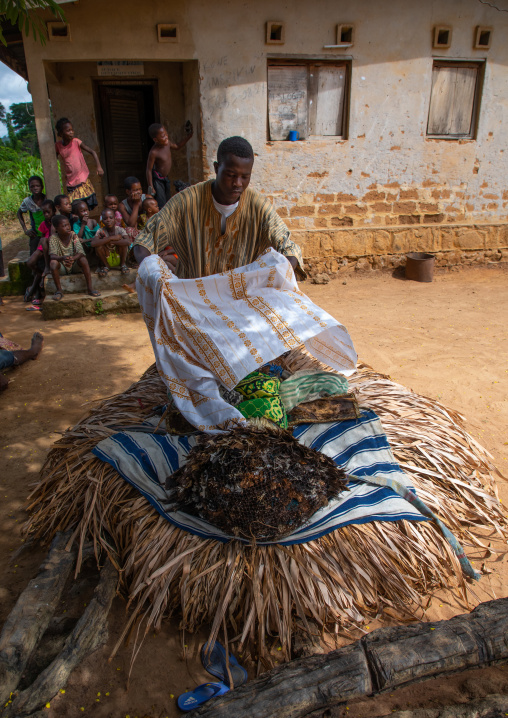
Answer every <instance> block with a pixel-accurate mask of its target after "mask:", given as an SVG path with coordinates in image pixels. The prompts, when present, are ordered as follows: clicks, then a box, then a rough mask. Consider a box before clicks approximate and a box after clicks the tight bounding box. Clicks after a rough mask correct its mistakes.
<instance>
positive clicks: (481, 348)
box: [0, 235, 508, 718]
mask: <svg viewBox="0 0 508 718" xmlns="http://www.w3.org/2000/svg"><path fill="white" fill-rule="evenodd" d="M2 236H3V237H4V235H2ZM4 242H5V240H4ZM16 243H17V244H18V241H16ZM9 244H10V243H9ZM18 246H19V245H18ZM4 247H5V244H4ZM19 248H22V247H21V246H19ZM7 249H8V254H9V255H11V254H12V253H14V254H15V252H13V250H11V249H10V248H9V245H8V247H7ZM16 251H19V249H17V250H16ZM4 254H6V252H5V251H4ZM507 280H508V271H506V269H503V268H502V267H499V266H496V267H488V268H487V267H484V268H479V269H467V270H466V269H464V270H461V271H457V272H453V273H448V274H439V275H438V276H437V277H435V280H434V282H433V283H432V284H419V283H416V282H407V281H403V280H399V279H395V278H394V277H392V276H390V275H384V274H383V275H380V274H375V275H374V274H372V275H369V276H357V275H355V276H348V277H344V279H339V280H334V281H333V282H331V283H330V284H328V285H326V286H316V285H307V286H302V289H304V291H307V292H308V294H309V295H310V297H311V298H312V299H313V300H314V301H315V302H316V303H318V304H320V305H321V306H322V307H324V308H325V309H327V310H328V311H329V312H330V313H332V314H333V315H334V316H336V317H337V318H338V319H339V320H340V321H341V322H343V323H344V324H345V325H346V327H347V328H348V329H349V331H350V333H351V336H352V338H353V341H354V343H355V346H356V348H357V351H358V353H359V356H360V357H361V358H362V359H363V360H364V361H366V362H367V363H369V364H371V365H372V366H373V367H374V368H375V369H376V370H378V371H381V372H385V373H387V374H390V375H391V377H392V378H393V379H394V380H396V381H398V382H400V383H401V384H404V385H406V386H408V387H411V388H412V389H414V390H415V391H417V392H420V393H423V394H426V395H428V396H431V397H435V398H439V399H440V401H441V402H443V403H444V404H445V405H448V406H450V407H453V408H454V409H458V410H459V411H460V412H462V413H463V414H464V415H465V416H466V417H467V419H468V425H469V430H470V432H471V433H472V434H473V436H475V437H476V438H478V439H479V440H480V442H481V443H482V444H483V445H484V446H485V447H486V448H487V449H488V450H489V451H490V452H491V453H492V455H493V457H494V460H495V463H496V465H497V466H498V468H499V469H500V471H501V472H503V473H505V474H508V429H507V427H508V401H507V397H508V363H507V361H506V358H507V357H508V328H507V327H508V282H507ZM25 306H26V305H24V304H23V302H22V301H21V299H20V298H7V299H6V301H5V305H4V306H3V307H1V308H0V310H1V311H0V331H1V332H2V334H3V335H4V336H6V337H9V338H11V339H12V340H14V341H16V342H18V343H20V344H22V345H23V346H28V344H29V341H30V337H31V335H32V333H33V332H34V331H36V330H40V331H42V333H43V334H44V337H45V345H44V350H43V353H42V355H41V357H40V359H39V360H38V361H36V362H29V363H28V364H26V365H24V366H23V367H21V368H19V369H16V370H14V371H11V372H9V374H8V376H9V378H10V379H11V383H10V386H9V388H8V390H7V391H6V392H4V393H3V395H1V396H0V406H1V412H0V417H1V419H0V421H1V430H0V442H1V443H0V445H1V459H0V460H1V465H0V497H1V498H2V501H1V504H0V565H2V566H3V567H4V569H3V578H2V581H1V582H0V623H1V622H3V620H5V618H6V616H7V614H8V612H9V611H10V609H11V608H12V606H13V605H14V603H15V601H16V599H17V597H18V596H19V594H20V592H21V591H22V589H23V588H24V586H25V585H26V584H27V582H28V580H29V579H30V578H32V577H33V576H34V575H35V573H36V571H37V568H38V566H39V564H40V562H41V560H42V558H43V556H44V554H45V551H44V550H42V549H39V548H31V549H30V550H29V551H24V552H21V553H19V554H18V553H16V552H17V550H18V549H19V548H20V546H21V538H20V534H21V526H22V524H23V522H24V520H25V517H26V515H25V512H24V504H25V500H26V497H27V494H28V493H29V490H30V486H31V485H32V484H33V483H34V482H35V481H36V480H37V476H38V472H39V470H40V468H41V465H42V463H43V461H44V458H45V456H46V453H47V451H48V449H49V448H50V446H51V444H52V442H53V441H54V440H55V439H56V438H57V436H58V432H61V431H63V430H64V429H66V428H67V427H69V426H72V425H73V424H74V423H76V422H77V421H78V419H79V418H80V417H81V416H82V415H83V413H84V412H86V411H87V410H88V408H89V407H90V405H91V402H93V401H94V400H97V399H100V398H103V397H106V396H110V395H112V394H115V393H117V392H120V391H122V390H124V389H125V388H126V387H127V386H128V385H129V384H130V383H131V382H133V381H135V380H136V379H138V377H139V376H140V375H141V374H142V372H143V371H144V370H145V369H146V368H147V367H148V366H149V365H150V364H151V363H152V361H153V355H152V350H151V348H150V345H149V341H148V335H147V332H146V329H145V326H144V323H143V320H142V317H141V315H118V316H110V317H96V318H93V319H80V320H74V321H71V320H61V321H54V322H47V323H45V322H43V320H42V318H41V316H40V315H39V314H36V313H35V312H34V313H28V312H25ZM498 487H499V492H500V496H501V498H502V500H503V502H504V503H506V502H508V483H506V482H505V481H504V480H503V479H502V478H498ZM13 555H15V558H14V560H13V561H10V558H11V557H12V556H13ZM470 556H472V558H473V559H474V561H475V563H479V562H480V559H482V562H483V557H482V556H481V555H480V554H478V553H476V554H475V552H473V553H472V554H471V552H470ZM487 565H488V567H489V568H490V569H491V570H492V573H491V574H490V575H488V576H484V577H483V578H482V580H481V582H480V585H479V586H478V587H476V588H475V591H476V594H477V597H478V600H482V601H483V600H488V599H489V598H494V597H498V598H499V597H501V596H508V580H507V579H508V559H506V558H504V557H503V556H502V555H498V556H496V555H494V556H493V557H492V558H491V559H489V560H488V562H487ZM62 610H65V609H62ZM465 610H467V607H466V606H465V604H464V603H463V602H461V600H460V598H459V597H454V596H451V595H448V594H446V593H444V592H443V593H442V594H440V595H436V596H435V597H434V598H433V601H432V604H431V607H430V609H429V613H428V616H429V619H431V620H437V619H439V618H449V617H450V616H452V615H455V614H457V613H462V612H464V611H465ZM124 616H125V606H124V603H123V600H122V599H121V598H120V597H119V598H117V599H115V603H114V606H113V610H112V614H111V621H110V639H109V642H108V644H107V646H106V647H104V648H103V649H101V650H100V651H98V652H97V653H95V654H94V655H93V656H91V657H89V658H88V659H87V660H86V661H85V662H84V663H83V664H82V665H81V666H80V668H79V669H77V670H76V671H75V672H74V673H73V675H72V676H71V679H70V681H69V683H68V685H67V687H66V689H65V693H64V694H61V695H59V696H58V697H57V698H56V699H54V700H53V701H52V703H51V707H50V709H49V710H48V718H52V717H53V716H58V717H62V718H64V717H65V718H67V717H71V716H77V715H83V714H84V715H92V714H93V715H94V716H97V718H106V716H115V717H119V718H120V717H121V716H126V717H127V718H129V717H130V718H138V717H139V718H141V716H152V717H154V718H163V717H164V716H167V717H168V718H169V717H170V716H176V715H178V713H179V712H178V710H177V708H176V697H177V696H178V694H179V693H181V692H183V691H184V690H186V689H191V688H192V687H193V686H195V685H196V684H198V683H202V682H205V681H207V680H210V677H209V676H208V674H207V673H205V672H204V671H203V669H202V668H201V666H200V662H199V658H198V649H199V645H200V641H201V636H189V637H188V639H187V640H186V644H187V646H188V650H187V655H186V656H185V657H183V656H182V653H181V647H180V638H179V635H178V633H177V624H176V623H171V624H168V625H166V626H165V627H164V629H163V631H162V632H161V633H160V634H158V635H157V636H155V635H153V636H149V638H148V639H147V640H146V641H145V643H144V645H143V647H142V649H141V653H140V655H139V657H138V659H137V662H136V663H135V665H134V669H133V672H132V676H131V679H130V687H129V690H128V691H126V677H127V673H128V668H129V662H130V657H131V647H130V646H123V647H122V648H121V649H120V651H119V653H118V654H117V656H116V658H115V659H114V660H113V661H111V662H108V660H107V658H108V656H109V654H110V652H111V648H112V646H113V645H114V644H115V642H116V640H117V638H118V636H119V633H120V629H121V625H122V622H123V619H124ZM372 627H374V626H371V628H372ZM212 680H213V679H212ZM494 692H498V693H503V692H506V693H507V694H508V669H506V668H503V667H501V668H490V669H486V670H483V671H469V672H468V673H464V674H461V675H459V676H455V677H451V678H447V679H440V680H437V681H430V682H427V683H425V684H423V685H422V686H420V687H418V686H416V687H415V686H411V687H410V688H406V689H403V690H399V691H396V692H395V693H394V694H393V695H390V694H385V695H383V696H377V697H373V698H370V699H367V700H365V701H362V702H361V703H357V704H351V705H350V706H348V709H347V712H346V709H345V708H344V709H340V710H337V711H336V712H334V713H333V715H334V716H339V715H344V716H346V715H347V716H349V718H374V717H377V716H385V715H389V714H390V713H391V712H392V711H394V710H401V709H405V708H416V707H436V706H439V705H443V704H447V703H450V702H454V701H455V702H458V703H460V702H465V701H467V700H470V699H473V698H478V697H480V696H482V695H485V694H487V693H494ZM507 704H508V698H507Z"/></svg>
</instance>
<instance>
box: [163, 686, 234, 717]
mask: <svg viewBox="0 0 508 718" xmlns="http://www.w3.org/2000/svg"><path fill="white" fill-rule="evenodd" d="M228 691H229V688H228V687H227V686H225V685H224V683H203V684H201V685H200V686H197V688H194V690H193V691H188V693H182V695H181V696H178V699H177V701H176V702H177V704H178V707H179V708H180V710H182V711H185V712H186V713H188V712H189V711H191V710H193V709H194V708H197V707H198V706H201V705H203V703H206V701H209V700H210V698H215V697H216V696H222V695H224V693H227V692H228Z"/></svg>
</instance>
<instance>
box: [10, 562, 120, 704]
mask: <svg viewBox="0 0 508 718" xmlns="http://www.w3.org/2000/svg"><path fill="white" fill-rule="evenodd" d="M117 582H118V574H117V571H116V569H115V568H114V566H113V565H112V564H111V563H110V562H109V561H108V562H107V563H106V565H105V566H104V568H103V569H102V571H101V577H100V581H99V583H98V585H97V587H96V589H95V592H94V597H93V598H92V600H91V601H90V603H89V604H88V606H87V607H86V610H85V612H84V614H83V615H82V616H81V618H80V619H79V621H78V623H77V624H76V626H75V627H74V630H73V631H72V633H71V634H70V636H69V637H68V638H67V640H66V642H65V646H64V648H63V650H62V652H61V653H60V655H59V656H57V657H56V658H55V660H54V661H53V662H52V663H50V665H49V666H48V667H47V668H46V669H45V670H44V671H43V672H42V673H41V674H40V675H39V676H38V677H37V678H36V680H35V681H34V682H33V683H32V685H31V686H30V687H29V688H27V689H26V690H24V691H23V692H22V693H20V694H19V695H18V696H16V698H15V699H14V700H13V701H12V703H10V704H9V705H8V706H7V708H6V710H5V712H4V717H5V718H11V717H13V716H28V715H31V714H32V713H34V712H35V711H37V710H38V709H40V708H42V706H44V705H45V704H46V703H47V702H48V701H50V700H51V699H52V698H53V697H54V696H55V695H56V694H57V693H58V691H59V690H60V689H61V688H63V687H64V686H65V685H66V683H67V680H68V679H69V676H70V674H71V672H72V671H73V670H74V668H76V666H78V665H79V663H80V662H81V661H82V660H83V659H84V658H86V656H88V655H89V654H90V653H92V652H93V651H95V650H96V649H97V648H99V647H100V646H102V645H103V644H104V643H106V641H107V639H108V627H107V621H108V614H109V609H110V608H111V603H112V601H113V598H114V596H115V593H116V586H117Z"/></svg>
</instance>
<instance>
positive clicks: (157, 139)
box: [146, 122, 194, 209]
mask: <svg viewBox="0 0 508 718" xmlns="http://www.w3.org/2000/svg"><path fill="white" fill-rule="evenodd" d="M185 131H186V133H187V135H186V137H184V138H183V140H180V142H178V144H175V143H174V142H171V140H170V139H169V137H168V133H167V132H166V130H165V128H164V127H163V126H162V125H159V124H153V125H150V127H149V128H148V134H149V135H150V137H151V138H152V140H153V141H154V146H153V147H152V149H151V150H150V154H149V155H148V162H147V163H146V180H147V183H148V190H147V192H146V193H147V194H151V195H153V196H154V197H155V199H156V200H157V204H158V205H159V209H162V208H163V207H164V205H165V204H166V202H167V201H168V199H169V197H170V182H169V179H168V175H169V172H170V170H171V164H172V157H171V150H179V149H181V148H182V147H184V146H185V145H186V144H187V142H188V141H189V140H190V138H191V137H192V135H193V134H194V130H193V129H192V125H191V123H190V122H187V124H186V125H185Z"/></svg>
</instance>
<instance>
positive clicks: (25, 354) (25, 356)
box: [12, 332, 44, 366]
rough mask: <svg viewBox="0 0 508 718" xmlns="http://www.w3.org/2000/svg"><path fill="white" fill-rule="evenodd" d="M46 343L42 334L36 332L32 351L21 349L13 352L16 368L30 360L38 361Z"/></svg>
mask: <svg viewBox="0 0 508 718" xmlns="http://www.w3.org/2000/svg"><path fill="white" fill-rule="evenodd" d="M43 343H44V337H43V336H42V334H41V333H40V332H35V334H34V335H33V336H32V343H31V345H30V349H19V350H18V351H14V352H12V354H13V355H14V366H19V365H20V364H24V363H25V362H26V361H28V360H29V359H37V357H38V356H39V354H40V353H41V351H42V345H43Z"/></svg>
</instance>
